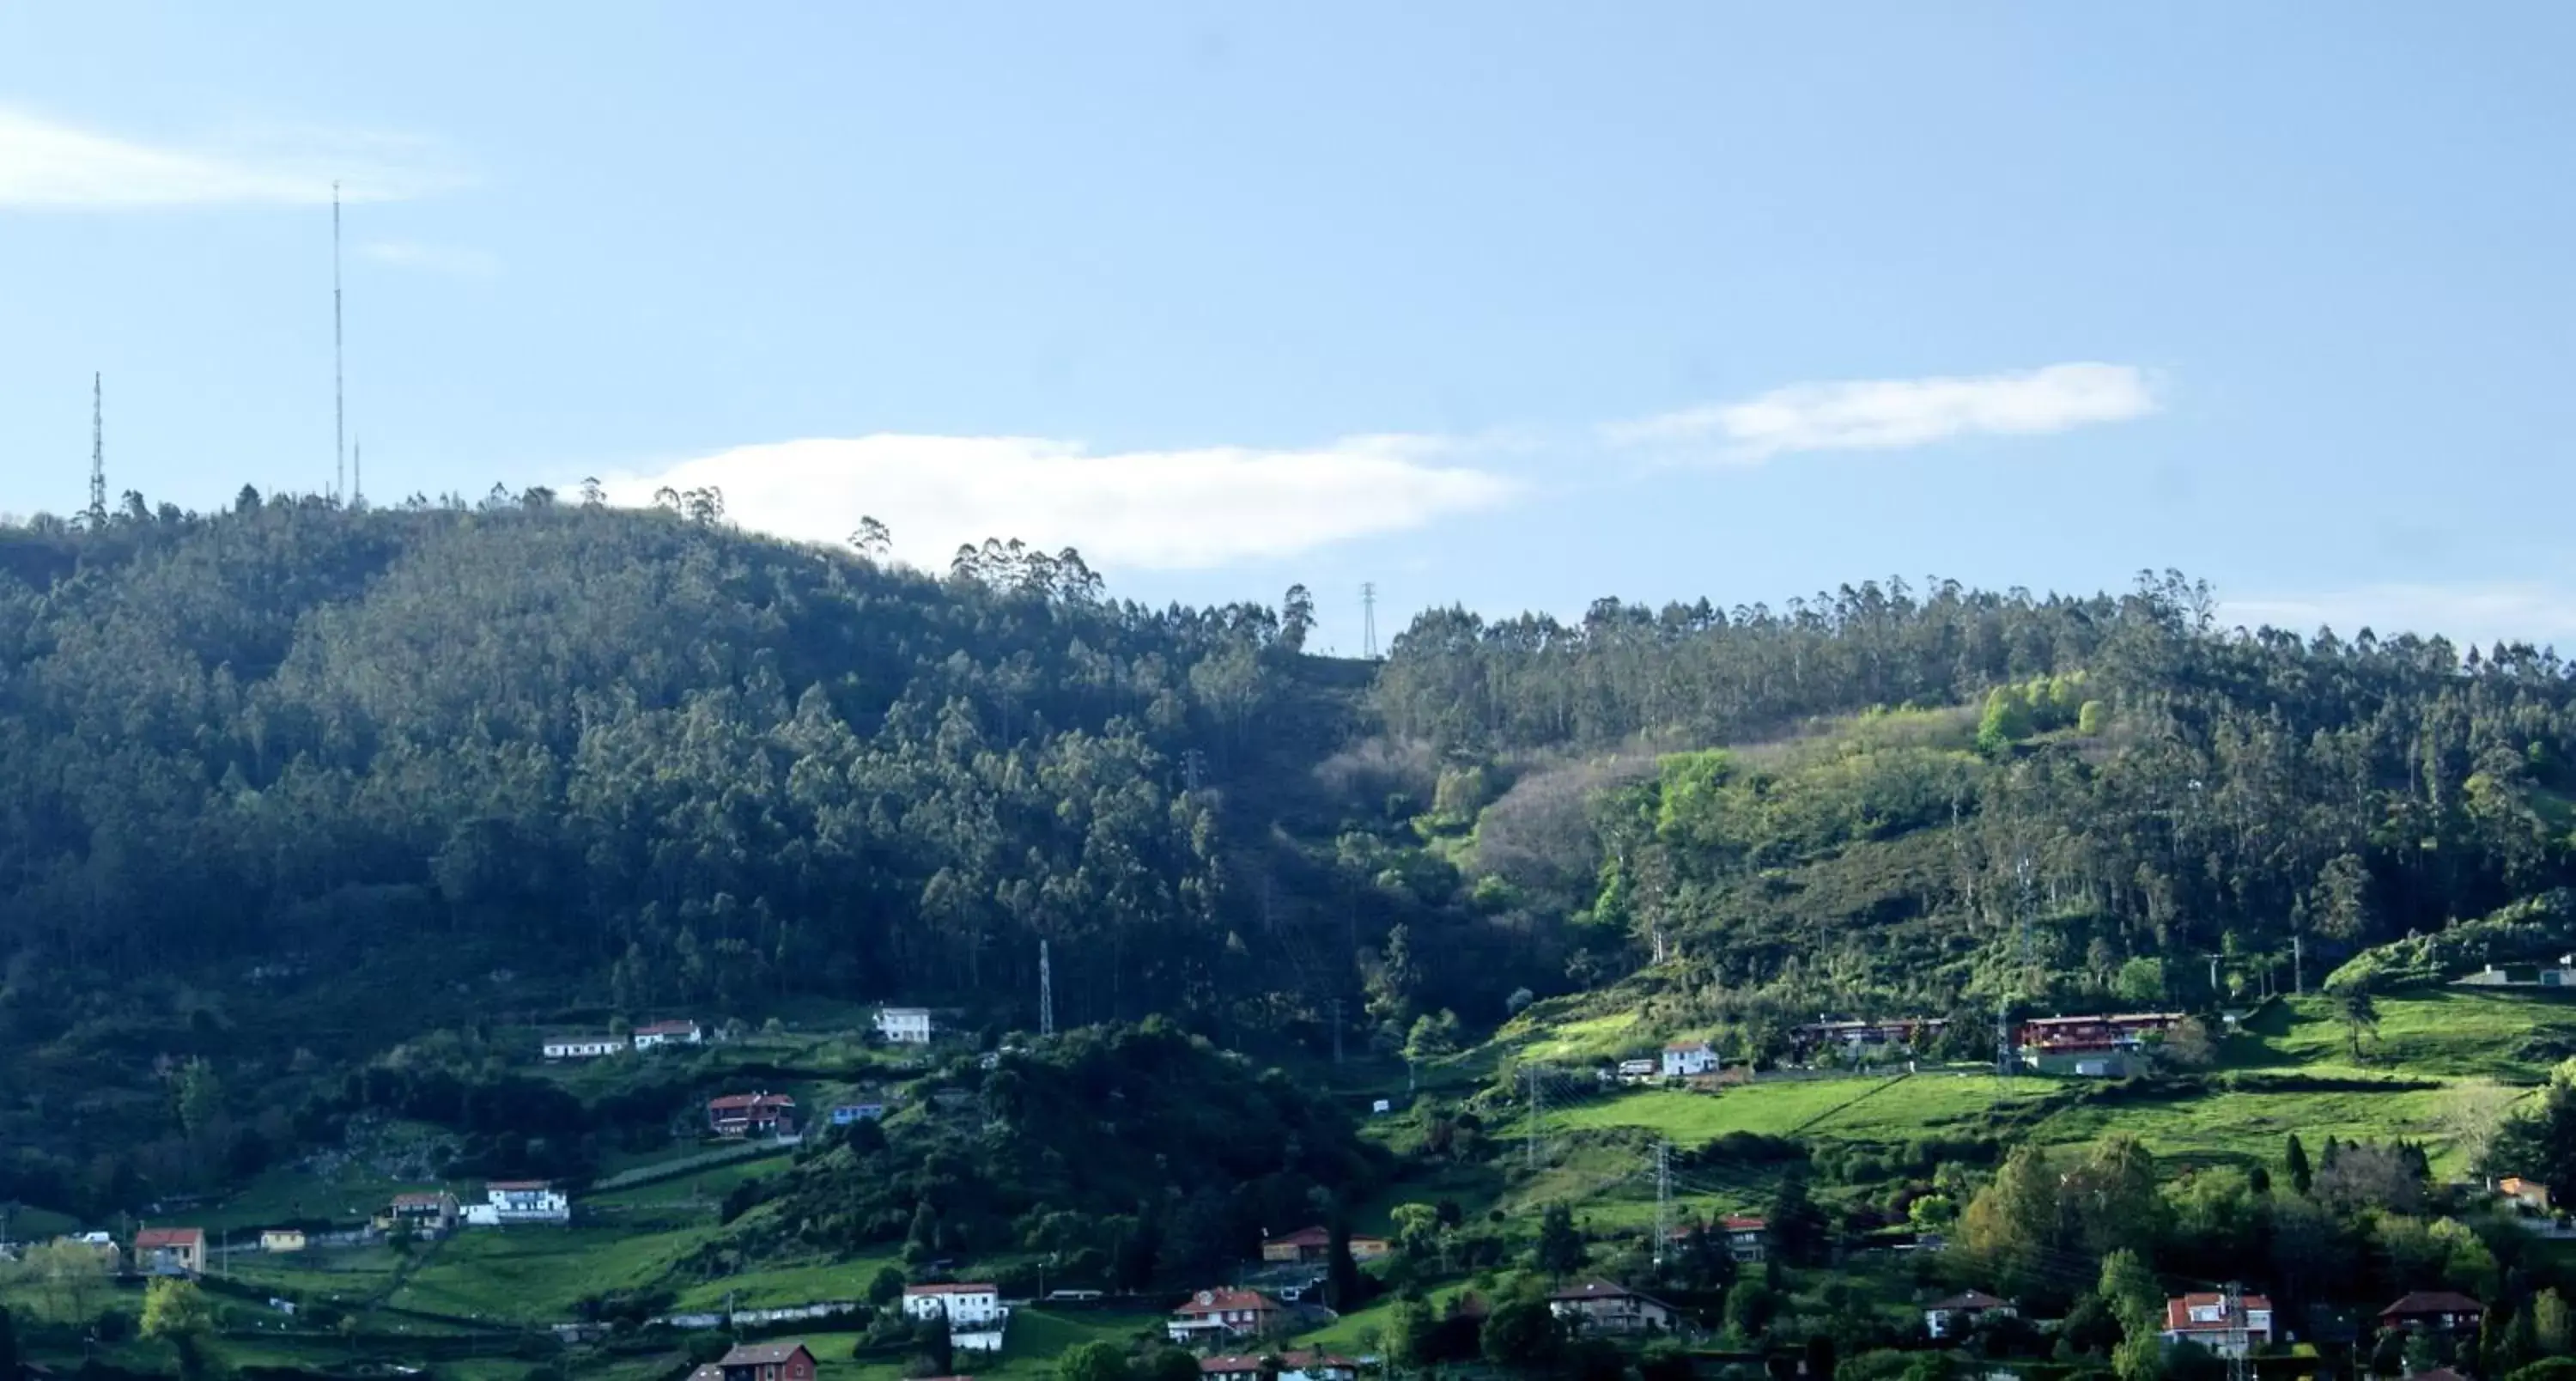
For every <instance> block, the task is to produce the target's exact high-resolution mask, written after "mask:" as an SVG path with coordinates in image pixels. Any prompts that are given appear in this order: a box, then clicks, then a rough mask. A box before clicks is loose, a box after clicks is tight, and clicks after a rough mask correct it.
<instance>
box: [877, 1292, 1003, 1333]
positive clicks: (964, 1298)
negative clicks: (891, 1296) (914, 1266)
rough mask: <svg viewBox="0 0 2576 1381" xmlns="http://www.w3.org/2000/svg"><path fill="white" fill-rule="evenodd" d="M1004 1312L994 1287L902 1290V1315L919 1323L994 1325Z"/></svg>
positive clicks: (1000, 1296) (1000, 1299) (1000, 1297)
mask: <svg viewBox="0 0 2576 1381" xmlns="http://www.w3.org/2000/svg"><path fill="white" fill-rule="evenodd" d="M1007 1312H1008V1311H1006V1310H1004V1309H1003V1308H1002V1292H1001V1289H1000V1287H998V1286H994V1285H980V1284H978V1285H907V1286H905V1287H903V1316H904V1317H905V1318H907V1319H911V1320H914V1321H915V1322H920V1321H923V1320H928V1319H936V1318H946V1319H947V1320H948V1323H949V1326H950V1327H952V1328H954V1327H960V1326H963V1325H966V1324H981V1323H996V1322H999V1321H1000V1320H1001V1319H1002V1318H1003V1317H1004V1316H1005V1314H1006V1313H1007Z"/></svg>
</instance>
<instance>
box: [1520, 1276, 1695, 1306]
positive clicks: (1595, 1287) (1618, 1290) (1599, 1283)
mask: <svg viewBox="0 0 2576 1381" xmlns="http://www.w3.org/2000/svg"><path fill="white" fill-rule="evenodd" d="M1548 1298H1549V1299H1555V1300H1568V1301H1572V1302H1576V1303H1581V1302H1583V1301H1586V1300H1599V1299H1641V1300H1644V1301H1645V1302H1646V1303H1648V1304H1653V1305H1660V1306H1661V1307H1663V1308H1665V1309H1670V1308H1672V1306H1671V1305H1669V1304H1665V1303H1664V1302H1663V1301H1662V1300H1659V1299H1657V1298H1655V1297H1654V1296H1653V1295H1650V1294H1647V1293H1646V1292H1645V1291H1643V1290H1631V1289H1629V1288H1628V1287H1627V1286H1625V1285H1613V1284H1611V1283H1610V1282H1609V1281H1606V1280H1587V1281H1585V1282H1583V1283H1582V1284H1581V1285H1576V1286H1571V1287H1569V1288H1567V1289H1563V1290H1559V1291H1557V1292H1556V1293H1555V1294H1552V1295H1550V1296H1548Z"/></svg>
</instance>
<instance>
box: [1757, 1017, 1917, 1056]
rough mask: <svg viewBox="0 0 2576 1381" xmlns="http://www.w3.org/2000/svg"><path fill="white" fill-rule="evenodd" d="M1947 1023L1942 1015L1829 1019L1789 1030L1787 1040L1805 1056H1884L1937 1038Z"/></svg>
mask: <svg viewBox="0 0 2576 1381" xmlns="http://www.w3.org/2000/svg"><path fill="white" fill-rule="evenodd" d="M1949 1026H1950V1023H1949V1021H1948V1020H1947V1019H1945V1018H1942V1017H1903V1018H1899V1019H1897V1020H1894V1021H1857V1020H1852V1019H1849V1018H1842V1019H1829V1020H1822V1021H1811V1022H1809V1023H1807V1024H1806V1025H1804V1026H1800V1027H1796V1028H1794V1029H1792V1030H1791V1031H1790V1032H1789V1041H1790V1044H1791V1046H1792V1047H1793V1048H1794V1049H1795V1050H1796V1051H1797V1052H1798V1053H1799V1055H1800V1056H1801V1057H1804V1058H1808V1059H1813V1058H1816V1057H1818V1056H1823V1055H1828V1054H1831V1055H1839V1056H1841V1057H1842V1058H1844V1059H1851V1060H1870V1059H1884V1058H1890V1057H1893V1056H1897V1055H1905V1054H1911V1053H1912V1052H1914V1051H1915V1050H1917V1049H1919V1048H1920V1047H1921V1046H1922V1045H1923V1044H1924V1043H1926V1042H1928V1041H1931V1040H1934V1039H1937V1038H1938V1037H1939V1036H1940V1034H1941V1033H1942V1032H1943V1031H1946V1030H1948V1029H1949Z"/></svg>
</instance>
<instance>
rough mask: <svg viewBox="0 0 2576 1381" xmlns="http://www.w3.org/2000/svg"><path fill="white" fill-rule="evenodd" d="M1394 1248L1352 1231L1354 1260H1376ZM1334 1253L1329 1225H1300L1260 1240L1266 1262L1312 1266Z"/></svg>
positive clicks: (1391, 1245) (1385, 1242) (1390, 1244)
mask: <svg viewBox="0 0 2576 1381" xmlns="http://www.w3.org/2000/svg"><path fill="white" fill-rule="evenodd" d="M1394 1249H1395V1248H1394V1244H1393V1243H1391V1242H1389V1241H1387V1240H1386V1239H1385V1238H1383V1237H1367V1236H1363V1235H1361V1234H1359V1233H1352V1234H1351V1259H1352V1260H1353V1261H1375V1260H1377V1259H1378V1258H1379V1257H1382V1256H1384V1255H1386V1254H1387V1253H1388V1252H1390V1251H1393V1250H1394ZM1332 1253H1333V1233H1332V1230H1331V1229H1330V1228H1299V1229H1297V1230H1296V1231H1295V1232H1291V1233H1283V1234H1281V1235H1280V1236H1277V1237H1264V1238H1262V1239H1261V1259H1262V1260H1264V1261H1271V1262H1287V1263H1292V1264H1299V1265H1312V1264H1314V1263H1316V1262H1319V1261H1322V1260H1324V1259H1326V1258H1327V1257H1329V1256H1331V1255H1332Z"/></svg>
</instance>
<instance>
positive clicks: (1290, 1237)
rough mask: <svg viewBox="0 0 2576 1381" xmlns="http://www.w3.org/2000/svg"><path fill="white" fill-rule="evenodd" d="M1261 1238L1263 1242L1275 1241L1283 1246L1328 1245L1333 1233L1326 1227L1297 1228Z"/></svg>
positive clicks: (1331, 1240) (1331, 1242) (1331, 1241)
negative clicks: (1276, 1235) (1293, 1230)
mask: <svg viewBox="0 0 2576 1381" xmlns="http://www.w3.org/2000/svg"><path fill="white" fill-rule="evenodd" d="M1261 1240H1262V1242H1263V1243H1264V1244H1268V1243H1272V1242H1276V1243H1278V1244H1279V1245H1281V1246H1283V1247H1329V1246H1331V1245H1332V1244H1333V1234H1332V1231H1331V1230H1330V1229H1328V1228H1299V1229H1297V1230H1296V1231H1295V1232H1291V1233H1285V1234H1283V1235H1281V1236H1278V1237H1265V1238H1263V1239H1261Z"/></svg>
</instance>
